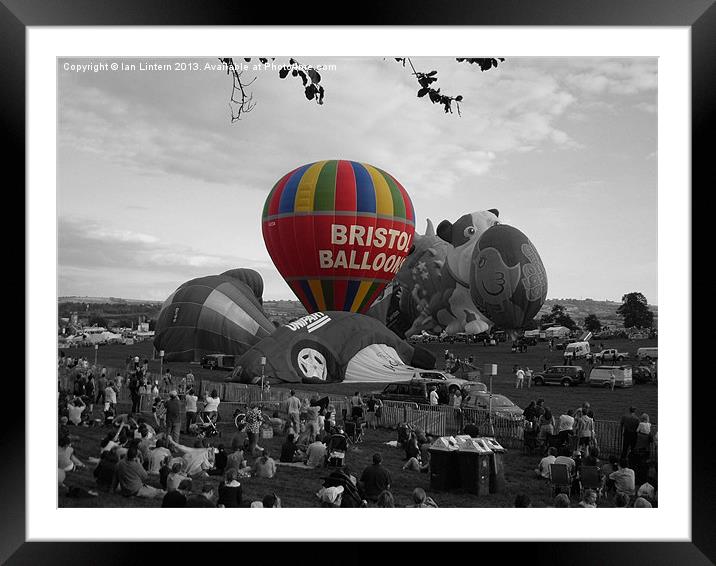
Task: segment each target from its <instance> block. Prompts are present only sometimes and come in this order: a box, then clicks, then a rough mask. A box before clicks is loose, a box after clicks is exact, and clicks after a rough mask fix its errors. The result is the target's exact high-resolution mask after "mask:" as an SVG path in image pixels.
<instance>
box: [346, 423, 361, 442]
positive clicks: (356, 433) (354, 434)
mask: <svg viewBox="0 0 716 566" xmlns="http://www.w3.org/2000/svg"><path fill="white" fill-rule="evenodd" d="M344 425H345V429H346V436H347V437H348V438H350V440H351V442H354V443H357V442H363V433H364V432H365V430H364V429H365V422H363V421H360V420H355V421H346V422H345V423H344Z"/></svg>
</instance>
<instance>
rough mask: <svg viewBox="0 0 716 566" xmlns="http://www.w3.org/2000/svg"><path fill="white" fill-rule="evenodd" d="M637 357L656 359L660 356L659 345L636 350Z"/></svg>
mask: <svg viewBox="0 0 716 566" xmlns="http://www.w3.org/2000/svg"><path fill="white" fill-rule="evenodd" d="M636 357H637V358H638V359H639V360H647V361H651V360H656V359H658V357H659V348H657V347H654V348H639V349H638V350H637V351H636Z"/></svg>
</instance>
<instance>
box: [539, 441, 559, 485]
mask: <svg viewBox="0 0 716 566" xmlns="http://www.w3.org/2000/svg"><path fill="white" fill-rule="evenodd" d="M556 459H557V449H556V448H555V447H554V446H550V447H549V449H548V450H547V455H546V456H545V457H544V458H542V459H541V460H540V461H539V464H538V465H537V468H535V474H536V475H537V477H538V478H543V479H546V480H548V479H549V478H550V475H549V466H550V464H554V461H555V460H556Z"/></svg>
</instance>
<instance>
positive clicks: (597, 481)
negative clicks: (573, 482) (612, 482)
mask: <svg viewBox="0 0 716 566" xmlns="http://www.w3.org/2000/svg"><path fill="white" fill-rule="evenodd" d="M579 483H580V485H581V487H580V493H579V495H580V497H583V496H584V491H585V490H587V489H593V490H594V491H596V492H597V496H598V497H604V494H603V491H602V478H601V474H600V473H599V467H598V466H582V468H581V470H579Z"/></svg>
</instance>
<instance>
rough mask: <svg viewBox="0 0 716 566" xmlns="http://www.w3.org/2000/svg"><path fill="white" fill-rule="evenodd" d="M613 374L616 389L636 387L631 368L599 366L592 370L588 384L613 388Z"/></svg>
mask: <svg viewBox="0 0 716 566" xmlns="http://www.w3.org/2000/svg"><path fill="white" fill-rule="evenodd" d="M612 374H613V375H614V387H631V386H632V385H634V380H633V379H632V374H631V367H630V366H599V367H595V368H593V369H592V371H591V372H589V376H588V377H587V383H588V384H589V385H591V386H592V387H600V386H601V387H611V381H612Z"/></svg>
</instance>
